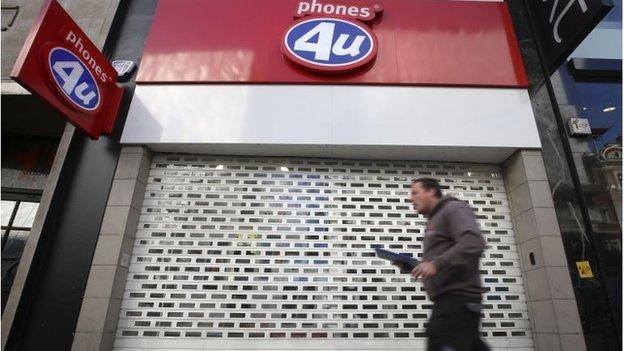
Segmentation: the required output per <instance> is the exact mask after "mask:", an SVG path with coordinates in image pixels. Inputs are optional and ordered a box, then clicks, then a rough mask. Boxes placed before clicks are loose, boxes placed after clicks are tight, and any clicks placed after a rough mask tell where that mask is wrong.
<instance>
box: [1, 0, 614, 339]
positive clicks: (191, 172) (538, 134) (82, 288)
mask: <svg viewBox="0 0 624 351" xmlns="http://www.w3.org/2000/svg"><path fill="white" fill-rule="evenodd" d="M343 3H344V4H343ZM62 4H63V5H64V7H65V8H66V9H67V10H68V12H69V13H70V14H72V15H73V16H74V18H75V19H76V20H77V22H78V23H79V24H81V25H82V26H83V29H85V32H86V33H87V34H89V35H90V36H91V38H93V39H94V42H96V44H98V45H99V46H100V47H101V48H102V49H103V52H104V54H105V55H106V56H107V57H108V58H109V59H110V60H115V59H123V60H130V61H134V62H135V63H136V64H137V65H138V67H139V68H138V70H137V71H136V72H133V73H132V75H131V78H130V79H129V80H127V81H119V83H118V84H119V85H120V86H122V87H124V90H125V92H124V100H123V102H122V106H121V109H120V112H119V115H118V119H117V123H116V126H115V128H114V130H113V133H112V134H111V135H110V136H102V137H100V139H98V140H89V139H88V138H86V137H85V136H83V135H81V134H80V133H78V132H76V131H75V130H74V128H73V127H72V126H70V125H67V126H65V127H64V128H65V129H64V132H62V133H57V134H56V139H55V140H54V141H51V142H48V144H50V145H53V146H49V147H47V146H46V147H47V149H46V147H44V146H40V147H38V148H37V150H53V151H47V153H46V152H42V151H38V152H39V154H40V155H41V156H40V157H39V159H37V158H36V157H31V158H26V157H25V156H23V155H20V154H19V153H18V154H16V156H12V155H13V154H11V153H10V152H13V151H12V150H22V149H23V148H24V147H23V146H20V145H29V146H30V145H48V144H46V142H47V141H45V140H41V141H40V139H37V141H36V142H35V141H33V140H32V138H30V137H25V136H22V135H17V136H15V137H8V138H7V137H5V139H4V140H7V139H8V141H7V145H8V146H7V148H8V150H4V149H3V156H4V152H5V151H6V152H7V154H8V156H6V157H3V175H2V180H3V205H2V217H3V233H5V232H6V233H8V235H4V234H3V235H4V236H5V237H6V238H8V239H6V238H5V237H3V243H5V240H9V242H10V240H16V239H12V236H11V235H22V236H24V235H23V234H20V233H23V232H26V231H30V235H29V236H27V237H25V239H24V240H22V241H25V244H24V249H23V253H22V254H21V256H18V257H17V258H16V257H15V255H13V256H10V255H9V254H10V252H7V255H6V260H7V262H8V261H9V260H12V261H11V262H15V264H12V265H10V266H11V267H15V268H12V269H13V271H14V272H13V273H12V275H11V276H10V278H11V281H12V286H11V288H10V292H9V291H7V294H6V295H7V297H6V301H7V302H6V307H4V304H5V302H4V301H5V298H4V292H3V316H2V325H3V328H4V329H5V333H3V336H2V338H3V339H2V346H3V349H6V350H17V349H20V350H29V349H33V350H34V349H41V348H42V347H48V348H53V349H72V350H138V349H150V350H151V349H189V350H190V349H216V350H240V349H274V350H288V349H308V350H323V349H325V350H328V349H358V350H365V349H366V350H375V349H391V350H414V349H424V348H425V336H424V327H425V324H426V320H427V317H428V311H429V309H430V308H431V303H430V301H428V300H427V297H426V296H425V294H424V290H423V289H422V285H421V283H420V282H418V281H416V280H413V279H411V278H410V277H409V276H407V275H400V274H397V273H398V272H397V269H395V268H394V267H393V266H391V265H389V264H388V263H387V262H385V261H383V260H381V259H378V258H376V257H375V255H374V248H375V247H385V248H388V249H391V250H395V251H398V252H402V253H406V254H412V255H415V256H418V255H420V254H421V250H422V247H421V243H422V235H423V233H424V225H425V220H426V219H425V218H424V217H423V216H422V215H418V214H417V213H415V212H414V211H413V209H412V207H411V206H410V204H409V201H408V196H409V194H408V189H409V187H410V183H411V179H413V178H418V177H422V176H430V177H435V178H438V179H440V181H441V184H442V186H443V187H444V190H445V192H446V193H447V194H450V195H453V196H456V197H458V198H460V199H461V200H463V201H466V202H468V203H469V204H470V205H471V206H472V207H473V208H474V209H475V214H476V217H477V219H478V221H479V224H480V226H481V228H482V231H483V233H484V237H485V239H486V241H487V249H486V252H485V253H484V256H483V258H482V274H483V283H484V288H485V290H486V291H485V294H484V309H483V312H482V315H483V321H482V334H483V336H484V337H485V340H486V341H487V342H488V343H489V344H490V346H491V347H492V348H493V349H494V350H518V351H520V350H610V349H616V348H619V346H617V345H619V343H620V338H621V334H618V331H617V330H619V325H617V322H619V318H621V317H620V315H621V290H618V287H619V286H618V287H616V286H615V284H616V282H617V279H618V278H619V277H620V276H621V268H620V267H619V266H618V265H617V262H621V244H620V243H621V236H619V235H621V229H620V228H621V222H620V221H621V215H620V208H621V195H619V194H620V192H619V191H618V189H621V165H620V164H619V162H618V158H620V159H621V124H620V136H619V139H618V137H617V136H614V137H613V138H612V140H611V139H608V140H605V141H604V142H600V143H596V142H595V141H594V140H596V139H595V135H596V136H600V135H607V136H609V138H611V134H612V133H613V131H611V130H608V129H607V130H605V131H602V134H597V132H596V133H594V134H592V136H591V137H589V138H584V139H582V138H581V139H579V138H576V139H573V138H568V135H567V134H565V133H566V132H565V130H564V132H562V129H561V125H565V123H566V121H567V119H564V118H563V117H562V116H563V115H562V114H561V113H560V112H557V111H567V110H566V107H565V105H569V106H576V104H577V102H575V101H577V100H573V99H572V98H571V97H570V96H571V95H570V93H569V89H568V88H567V86H566V85H565V84H566V83H565V82H566V79H568V80H570V78H566V76H565V74H568V75H570V74H572V73H569V71H570V70H574V69H576V70H577V71H578V70H579V67H580V66H578V65H577V66H574V64H576V62H577V61H574V59H575V58H589V57H588V56H583V55H580V54H579V55H577V56H575V55H572V57H571V60H570V61H569V62H571V63H566V64H565V65H564V66H562V68H561V69H559V70H558V71H557V73H556V74H555V75H553V76H552V77H551V76H550V75H547V74H545V73H544V70H543V68H542V65H540V61H539V57H538V55H537V54H536V52H539V50H535V47H536V43H537V38H536V36H535V35H534V33H533V32H532V31H531V28H532V27H531V25H530V23H531V22H530V21H529V20H527V19H530V18H531V14H530V12H527V11H526V8H525V4H524V3H523V1H509V2H498V1H482V2H481V1H433V0H423V1H418V2H414V1H393V2H387V3H383V2H378V3H375V4H370V5H366V6H364V5H361V4H359V3H356V2H353V1H346V0H345V1H343V2H341V3H340V4H333V3H332V4H330V3H322V2H319V1H295V0H292V1H277V0H275V1H265V2H260V3H259V2H254V1H246V0H237V1H191V0H189V1H185V2H177V1H170V0H160V1H140V2H129V1H121V2H117V1H110V2H98V3H97V6H96V4H93V5H94V6H85V4H84V3H83V2H80V3H78V2H65V3H63V2H62ZM4 6H5V4H3V7H4ZM28 6H31V5H30V2H29V5H28ZM28 6H26V5H24V4H16V6H13V7H11V9H13V10H14V12H10V13H13V14H14V15H13V17H11V21H8V22H7V23H11V25H8V24H7V26H6V28H7V29H6V31H4V28H5V24H4V23H3V32H2V40H3V47H7V46H6V44H5V41H6V43H9V44H10V45H12V46H10V48H11V49H13V48H17V50H15V53H14V54H12V55H13V56H10V55H9V51H7V59H4V60H3V79H4V77H5V72H6V73H7V75H8V72H9V71H10V66H11V65H12V64H9V63H7V61H9V62H10V61H11V60H12V61H13V62H14V61H15V57H16V56H17V52H18V51H19V47H21V43H23V40H24V38H25V36H26V28H28V27H29V23H32V20H33V19H34V17H35V15H36V10H35V9H36V8H38V6H35V5H32V6H33V9H30V7H28ZM101 9H105V11H101ZM13 10H12V11H13ZM615 10H616V11H620V8H619V7H618V6H616V8H615ZM4 13H5V12H3V21H4V18H5V17H4ZM28 13H32V14H31V15H26V14H28ZM103 14H106V15H105V16H104V15H103ZM293 15H294V16H293ZM336 16H338V17H336ZM9 17H10V16H9ZM9 17H7V18H9ZM608 20H609V18H608ZM29 21H30V22H29ZM315 21H316V22H315ZM611 22H613V21H611ZM616 22H617V21H616ZM619 23H620V26H619V30H620V33H621V16H620V17H619ZM20 26H22V27H20ZM611 27H613V25H609V28H610V29H613V28H611ZM615 27H617V26H615ZM19 28H22V29H19ZM597 28H598V30H599V29H601V28H603V27H600V26H599V27H597ZM615 29H617V28H615ZM11 31H13V32H11ZM329 31H331V34H328V33H330V32H329ZM341 31H342V32H341ZM11 33H12V34H11ZM6 34H10V35H7V36H5V35H6ZM592 35H594V34H593V33H592ZM620 35H621V34H620ZM350 36H351V37H354V38H355V39H349V37H350ZM340 38H343V39H340ZM588 38H589V39H591V38H592V36H591V35H590V37H588ZM323 40H325V41H327V43H325V44H324V45H325V46H321V45H320V44H321V43H324V41H323ZM341 40H342V41H341ZM336 41H337V42H336ZM358 43H359V44H358ZM328 45H329V46H328ZM367 45H368V46H367ZM325 47H326V48H327V49H324V48H325ZM358 47H359V49H360V50H357V49H356V48H358ZM582 48H583V45H581V46H580V47H579V50H581V49H582ZM323 50H326V51H323ZM590 52H591V50H590ZM311 53H312V54H311ZM449 53H452V54H449ZM4 56H5V49H4V48H3V58H4ZM323 60H325V61H327V62H329V61H331V63H332V64H331V65H329V64H322V62H323ZM332 60H335V61H332ZM349 60H350V61H349ZM619 60H620V62H621V57H620V58H619ZM566 62H567V61H566ZM594 63H595V62H594ZM609 63H610V62H598V63H595V64H599V65H602V66H604V65H608V64H609ZM5 65H7V67H8V68H5ZM602 66H601V67H602ZM583 67H585V66H583ZM609 67H612V66H609ZM336 70H345V72H338V73H337V72H336ZM323 71H330V72H329V74H328V72H323ZM581 71H583V70H581ZM587 71H591V72H593V71H595V69H585V70H584V71H583V72H587ZM599 71H600V70H599ZM603 71H604V70H603ZM612 71H613V70H610V71H609V72H610V73H607V75H608V74H610V76H609V77H608V79H611V81H609V83H608V84H615V85H618V84H619V83H616V82H614V81H617V80H618V79H621V70H620V78H617V77H616V78H614V75H615V76H617V73H614V72H612ZM581 75H582V74H581ZM603 75H604V74H603ZM572 76H573V74H572ZM601 79H602V78H601ZM572 80H574V79H572ZM590 84H591V83H590ZM5 87H7V88H6V89H5ZM9 87H10V89H12V90H9ZM577 88H578V87H577ZM609 88H610V89H611V91H616V90H617V89H620V91H621V85H619V86H616V87H615V88H613V86H609ZM566 89H568V90H566ZM614 89H615V90H614ZM551 91H552V94H550V95H549V93H551ZM615 95H617V94H615ZM18 96H21V97H20V98H18ZM619 96H620V100H619V105H617V101H612V102H611V101H610V103H612V104H615V105H614V106H604V107H602V109H607V108H608V107H614V108H615V109H616V110H617V109H620V110H621V94H620V95H619ZM2 98H3V102H5V101H7V103H3V106H4V107H3V112H4V111H5V107H7V106H8V107H7V111H11V112H10V116H12V114H15V115H16V116H19V114H20V113H21V111H24V110H25V108H24V106H23V105H19V101H18V100H23V101H26V103H28V102H27V101H37V99H35V98H34V97H32V96H30V95H27V94H26V93H24V92H23V91H21V90H20V88H19V87H18V86H16V85H15V84H14V83H13V84H11V83H7V84H4V81H3V95H2ZM585 98H586V99H587V100H585V101H590V102H592V103H593V102H595V98H593V97H591V96H588V97H585ZM29 99H30V100H29ZM41 106H42V107H41V108H42V109H45V108H47V107H46V106H45V105H44V104H41ZM579 106H580V105H579ZM592 106H593V105H592ZM582 107H589V105H588V106H581V107H580V110H579V108H572V107H570V108H568V109H570V110H576V111H577V112H576V113H575V114H570V115H566V116H565V118H571V117H579V116H583V112H582V111H587V110H583V109H582ZM592 108H593V107H592ZM603 113H607V112H603ZM50 114H53V112H51V111H49V112H47V113H39V115H41V116H45V119H44V120H43V122H41V123H40V124H41V126H39V125H37V123H33V126H32V127H31V128H30V129H31V131H29V132H25V133H26V134H28V133H30V134H35V132H34V131H32V130H35V129H37V128H43V126H48V125H53V124H54V123H58V120H59V119H58V118H56V119H54V118H50V117H49V115H50ZM6 115H7V112H5V116H4V117H5V118H6ZM16 118H17V117H16ZM48 119H49V120H53V121H54V122H50V123H48V122H47V120H48ZM4 121H5V119H3V127H4ZM15 124H16V125H23V124H20V123H15ZM602 128H603V129H604V127H602ZM592 129H593V130H595V131H600V127H595V128H592ZM5 131H7V132H8V131H10V129H9V130H5V129H3V136H4V132H5ZM57 131H58V129H57ZM616 135H617V133H616ZM46 140H47V139H46ZM618 143H619V144H618ZM589 144H591V145H596V149H589V148H588V145H589ZM13 145H15V146H13ZM3 146H4V142H3ZM591 150H594V151H591ZM52 155H55V156H54V158H53V160H51V158H52ZM567 155H569V158H568V156H567ZM575 155H578V156H575ZM35 159H37V160H39V161H37V163H33V162H34V161H33V160H35ZM23 160H27V161H23ZM45 160H47V163H46V161H45ZM5 161H6V163H5ZM20 162H21V163H20ZM28 162H30V163H28ZM574 162H576V163H574ZM24 163H27V164H28V166H29V167H31V168H32V169H34V170H35V171H31V172H39V173H42V175H41V176H39V175H38V174H37V175H38V176H39V178H37V179H34V178H33V179H31V180H28V181H27V184H26V185H21V187H24V188H28V187H29V186H33V184H39V185H38V188H37V189H39V190H38V191H39V192H38V193H37V194H38V196H39V198H37V200H38V201H40V205H39V206H38V208H37V209H36V210H32V209H31V210H30V211H31V212H32V211H36V216H34V215H31V216H29V217H28V216H26V217H25V218H29V219H30V222H28V223H27V224H29V225H28V226H25V225H23V223H22V222H19V221H18V220H19V219H20V218H22V217H20V215H18V214H19V213H20V209H21V208H22V206H24V208H28V207H27V206H31V207H34V205H28V204H29V203H31V202H32V201H31V202H28V201H26V200H23V199H22V198H19V197H10V196H9V195H7V194H5V192H7V193H8V190H9V189H5V184H11V189H13V188H16V189H17V188H20V185H19V184H17V182H18V180H19V177H20V176H19V174H18V173H19V172H22V173H24V172H23V170H22V168H24V166H21V165H23V164H24ZM5 165H6V166H5ZM33 165H34V166H33ZM579 165H582V166H583V168H580V166H579ZM20 167H22V168H20ZM37 167H38V168H37ZM31 168H28V169H29V170H30V169H31ZM5 169H6V170H5ZM16 169H17V171H16ZM40 169H41V170H40ZM581 170H582V172H581ZM16 172H17V173H16ZM15 174H18V175H15ZM40 178H41V179H40ZM579 182H580V183H579ZM618 182H619V183H618ZM13 184H17V185H13ZM20 194H21V193H20ZM618 196H620V197H618ZM24 204H26V205H24ZM618 206H619V207H618ZM22 211H25V210H22ZM5 217H6V221H5ZM618 225H619V227H618ZM11 233H13V234H11ZM7 248H9V246H8V245H3V281H4V279H5V275H4V269H5V267H6V266H7V264H5V263H4V261H5V254H4V250H6V249H7ZM618 260H620V261H618ZM577 262H589V266H590V268H591V270H592V273H593V274H592V276H591V277H585V276H583V277H582V276H581V273H582V272H581V269H580V268H577ZM7 277H9V276H8V275H7ZM620 280H621V278H620ZM7 290H8V289H7ZM618 294H619V295H618ZM592 306H593V307H592ZM598 306H599V307H600V308H602V309H601V310H596V308H597V307H598ZM592 312H595V313H592Z"/></svg>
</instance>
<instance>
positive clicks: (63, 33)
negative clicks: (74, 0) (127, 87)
mask: <svg viewBox="0 0 624 351" xmlns="http://www.w3.org/2000/svg"><path fill="white" fill-rule="evenodd" d="M11 78H13V79H14V80H15V81H17V82H18V83H19V84H20V85H22V86H23V87H24V88H26V89H27V90H28V91H30V92H31V93H32V94H33V95H37V96H39V97H41V98H42V99H44V100H46V101H47V102H48V103H50V104H51V105H52V106H53V107H54V108H55V109H57V110H58V111H59V112H61V114H63V115H64V116H65V118H66V119H67V120H68V121H69V122H70V123H72V124H73V125H75V126H76V127H77V128H79V129H80V130H82V131H83V132H84V133H85V134H86V135H87V136H89V137H90V138H91V139H97V138H98V137H99V136H100V135H101V134H103V133H104V134H110V133H111V131H112V129H113V125H114V123H115V119H116V117H117V111H118V109H119V104H120V102H121V96H122V94H123V89H122V88H120V87H118V86H117V84H116V83H115V80H116V78H117V72H116V71H115V69H114V68H113V67H112V66H111V64H110V63H109V62H108V60H107V59H106V57H105V56H104V55H103V54H102V53H101V52H100V51H99V50H98V48H97V47H96V46H95V45H94V44H93V43H92V42H91V40H89V38H88V37H87V35H86V34H85V33H84V32H83V31H82V30H81V29H80V27H78V25H77V24H76V22H74V20H73V19H72V18H71V17H70V16H69V15H68V14H67V12H65V10H63V8H62V7H61V6H60V5H59V4H58V3H57V2H56V1H55V0H46V1H45V2H44V4H43V6H42V8H41V11H40V13H39V16H38V17H37V19H36V20H35V23H34V25H33V27H32V28H31V30H30V33H29V34H28V37H27V38H26V43H25V44H24V47H22V51H21V52H20V54H19V56H18V58H17V61H16V63H15V66H14V67H13V72H11Z"/></svg>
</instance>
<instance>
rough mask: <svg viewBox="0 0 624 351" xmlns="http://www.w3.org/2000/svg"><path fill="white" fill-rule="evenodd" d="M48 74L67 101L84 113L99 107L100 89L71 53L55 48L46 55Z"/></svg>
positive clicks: (80, 61) (86, 69)
mask: <svg viewBox="0 0 624 351" xmlns="http://www.w3.org/2000/svg"><path fill="white" fill-rule="evenodd" d="M48 65H49V67H48V68H49V69H50V73H51V75H52V78H53V80H54V82H55V83H56V85H57V87H58V88H59V90H60V91H61V92H62V93H63V94H64V96H65V98H66V100H67V101H69V102H71V103H72V104H73V105H74V106H75V107H77V108H78V109H81V110H85V111H88V112H90V111H94V110H96V109H97V108H98V107H100V100H101V95H100V89H99V87H98V85H97V83H96V82H95V78H94V77H93V75H92V74H91V72H90V71H89V69H88V68H87V66H85V64H84V63H83V62H82V60H80V58H78V56H76V55H75V54H74V53H73V52H71V51H69V50H67V49H65V48H62V47H55V48H53V49H52V50H50V53H49V54H48Z"/></svg>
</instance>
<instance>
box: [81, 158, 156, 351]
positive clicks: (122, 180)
mask: <svg viewBox="0 0 624 351" xmlns="http://www.w3.org/2000/svg"><path fill="white" fill-rule="evenodd" d="M151 156H152V155H151V152H150V151H149V149H147V148H146V147H142V146H125V147H123V148H122V150H121V155H120V157H119V162H118V163H117V169H116V170H115V177H114V179H113V184H112V187H111V192H110V194H109V197H108V202H107V205H106V211H105V213H104V219H103V221H102V228H101V229H100V236H99V238H98V242H97V246H96V248H95V254H94V256H93V262H92V264H91V270H90V272H89V279H88V281H87V287H86V290H85V295H84V298H83V301H82V307H81V309H80V315H79V317H78V325H77V326H76V334H75V336H74V342H73V345H72V350H73V351H84V350H94V351H96V350H97V351H105V350H111V349H112V348H113V341H114V340H115V331H116V329H117V320H118V319H119V311H120V308H121V300H122V297H123V292H124V288H125V286H126V277H127V275H128V266H129V263H130V258H131V257H132V248H133V246H134V237H135V234H136V230H137V224H138V222H139V215H140V213H141V206H142V203H143V198H144V196H145V187H146V183H147V177H148V174H149V169H150V165H151V162H152V157H151Z"/></svg>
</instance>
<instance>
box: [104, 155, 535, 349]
mask: <svg viewBox="0 0 624 351" xmlns="http://www.w3.org/2000/svg"><path fill="white" fill-rule="evenodd" d="M422 176H431V177H436V178H438V179H440V180H441V183H442V185H443V186H445V187H447V188H448V189H447V191H446V193H447V194H451V195H454V196H457V197H458V198H460V199H462V200H465V201H468V202H469V203H470V204H471V206H472V207H474V208H475V209H476V210H477V212H476V215H477V217H478V220H479V223H480V225H481V228H482V230H483V233H484V235H485V238H486V240H487V243H488V247H487V249H486V252H485V253H484V257H483V259H482V263H481V264H482V272H483V279H484V286H485V287H486V288H487V290H488V293H487V294H486V295H485V309H484V319H483V322H482V332H483V335H484V336H485V337H486V339H487V341H488V343H489V344H490V345H491V346H492V347H493V349H495V350H532V349H533V342H532V339H531V332H530V326H529V320H528V312H527V306H526V303H525V298H524V289H523V285H522V279H521V273H520V269H519V263H518V254H517V250H516V244H515V239H514V233H513V228H512V225H511V217H510V213H509V205H508V201H507V197H506V194H505V188H504V184H503V178H502V174H501V170H500V168H499V167H497V166H492V165H480V164H461V163H440V162H407V161H389V162H384V161H365V160H363V161H354V160H332V159H296V158H261V157H224V156H204V155H178V154H160V155H155V156H154V160H153V164H152V168H151V171H150V175H149V180H148V185H147V191H146V194H145V200H144V203H143V209H142V212H141V217H140V222H139V225H138V230H137V235H136V241H135V246H134V252H133V256H132V261H131V265H130V268H129V274H128V281H127V285H126V289H125V293H124V299H123V302H122V308H121V313H120V318H119V324H118V330H117V335H116V341H115V350H130V349H132V350H138V349H152V350H153V349H180V350H182V349H185V350H186V349H224V350H242V349H250V350H251V349H256V350H271V349H280V350H288V349H291V350H295V349H297V350H299V349H308V350H328V349H332V350H333V349H345V350H376V349H384V350H407V349H409V350H418V349H423V348H424V347H425V338H424V324H425V322H426V320H427V317H428V313H429V310H430V307H431V304H430V302H429V301H428V300H427V298H426V296H425V293H424V291H423V288H422V285H421V283H420V282H418V281H415V280H414V279H412V278H411V277H410V276H409V275H405V274H398V272H397V269H395V268H394V267H393V266H391V265H389V264H388V263H387V262H386V261H384V260H381V259H378V258H376V257H375V255H374V251H373V248H374V247H375V246H379V245H380V246H382V247H386V248H389V249H392V250H395V251H399V252H404V253H412V254H415V255H416V254H417V255H420V253H421V250H422V246H421V243H422V235H423V232H424V225H425V218H423V217H422V216H420V215H417V214H416V213H415V212H414V211H413V209H412V206H411V203H409V201H408V197H409V187H410V181H411V179H412V178H415V177H422Z"/></svg>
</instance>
